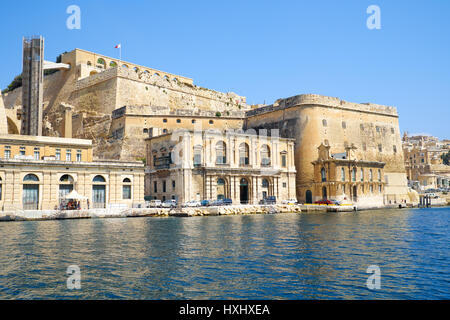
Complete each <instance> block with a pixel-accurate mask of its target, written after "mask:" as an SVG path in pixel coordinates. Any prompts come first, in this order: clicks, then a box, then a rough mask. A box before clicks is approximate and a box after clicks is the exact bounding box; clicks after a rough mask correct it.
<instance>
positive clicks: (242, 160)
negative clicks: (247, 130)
mask: <svg viewBox="0 0 450 320" xmlns="http://www.w3.org/2000/svg"><path fill="white" fill-rule="evenodd" d="M249 150H250V149H249V147H248V144H247V143H245V142H243V143H241V144H240V145H239V165H240V166H247V165H249V153H250V152H249Z"/></svg>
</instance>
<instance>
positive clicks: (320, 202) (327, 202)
mask: <svg viewBox="0 0 450 320" xmlns="http://www.w3.org/2000/svg"><path fill="white" fill-rule="evenodd" d="M314 204H326V205H329V204H333V202H331V201H330V200H317V201H314Z"/></svg>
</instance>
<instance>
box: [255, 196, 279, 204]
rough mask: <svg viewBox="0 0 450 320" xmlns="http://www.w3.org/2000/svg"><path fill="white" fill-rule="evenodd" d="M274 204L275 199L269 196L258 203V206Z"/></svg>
mask: <svg viewBox="0 0 450 320" xmlns="http://www.w3.org/2000/svg"><path fill="white" fill-rule="evenodd" d="M275 203H277V198H276V197H275V196H269V197H266V198H264V199H262V200H261V201H259V204H275Z"/></svg>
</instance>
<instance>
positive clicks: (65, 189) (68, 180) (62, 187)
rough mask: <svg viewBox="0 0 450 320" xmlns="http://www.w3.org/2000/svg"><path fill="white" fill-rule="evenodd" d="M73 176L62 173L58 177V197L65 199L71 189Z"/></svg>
mask: <svg viewBox="0 0 450 320" xmlns="http://www.w3.org/2000/svg"><path fill="white" fill-rule="evenodd" d="M73 181H74V180H73V178H72V176H71V175H69V174H64V175H62V176H61V178H59V182H60V183H59V198H60V200H63V199H65V197H66V195H67V194H69V193H70V192H72V190H73Z"/></svg>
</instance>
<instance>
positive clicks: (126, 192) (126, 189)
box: [122, 185, 131, 199]
mask: <svg viewBox="0 0 450 320" xmlns="http://www.w3.org/2000/svg"><path fill="white" fill-rule="evenodd" d="M122 195H123V199H131V186H129V185H126V186H122Z"/></svg>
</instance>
